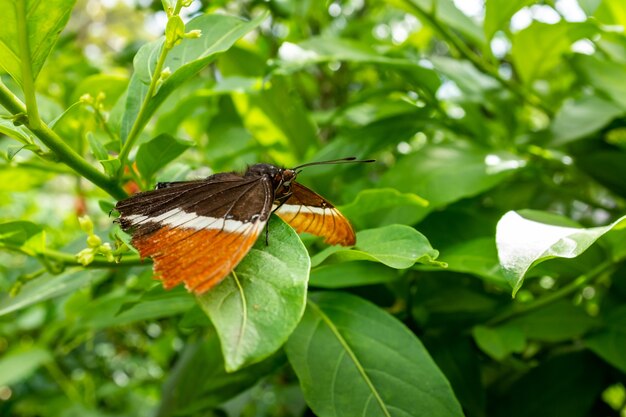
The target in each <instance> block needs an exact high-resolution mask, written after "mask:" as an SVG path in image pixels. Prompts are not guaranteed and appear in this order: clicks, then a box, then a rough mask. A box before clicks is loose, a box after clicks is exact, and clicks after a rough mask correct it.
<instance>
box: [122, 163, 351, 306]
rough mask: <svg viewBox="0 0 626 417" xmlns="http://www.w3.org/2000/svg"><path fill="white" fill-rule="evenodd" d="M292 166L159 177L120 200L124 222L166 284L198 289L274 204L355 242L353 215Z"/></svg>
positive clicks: (247, 243) (301, 221) (307, 224)
mask: <svg viewBox="0 0 626 417" xmlns="http://www.w3.org/2000/svg"><path fill="white" fill-rule="evenodd" d="M297 173H298V171H297V170H296V169H288V168H279V167H276V166H274V165H270V164H255V165H252V166H250V167H249V168H248V169H247V170H246V172H245V173H244V174H238V173H234V172H227V173H219V174H215V175H211V176H210V177H207V178H205V179H202V180H195V181H182V182H170V183H159V184H158V185H157V188H156V189H155V190H152V191H146V192H142V193H138V194H135V195H133V196H132V197H130V198H128V199H126V200H122V201H120V202H118V203H117V205H116V210H117V211H119V213H120V218H119V222H120V224H121V226H122V228H123V229H124V230H126V231H130V232H131V234H132V236H133V238H132V244H133V246H135V247H136V248H137V250H138V251H139V253H140V254H141V256H142V257H148V256H149V257H151V258H152V259H153V261H154V271H155V274H156V275H157V277H158V278H159V279H161V280H162V281H163V285H164V286H165V287H166V288H171V287H173V286H175V285H178V284H181V283H184V284H185V286H186V288H187V289H188V290H189V291H193V292H195V293H198V294H201V293H203V292H205V291H208V290H209V289H211V288H213V287H214V286H215V285H217V284H218V283H219V282H220V281H222V280H223V279H224V278H225V277H226V276H227V275H228V274H229V273H230V272H231V271H232V270H233V269H234V268H235V267H236V266H237V264H238V263H239V262H240V261H241V260H242V259H243V257H244V256H245V255H246V254H247V253H248V251H249V250H250V249H251V248H252V246H253V245H254V243H255V242H256V240H257V238H258V236H259V234H260V233H261V231H262V230H263V228H264V227H265V225H266V224H267V221H268V220H269V217H270V215H271V214H272V212H276V214H277V215H278V216H280V217H281V218H282V219H283V220H284V221H285V222H287V223H289V224H290V225H291V226H292V227H293V228H294V229H296V231H298V232H308V233H312V234H314V235H318V236H323V237H325V238H326V242H327V243H329V244H341V245H344V246H349V245H353V244H354V243H355V235H354V231H353V230H352V227H351V226H350V223H349V222H348V221H347V220H346V218H345V217H344V216H343V215H341V213H339V211H338V210H337V209H335V208H334V207H333V205H332V204H330V203H329V202H328V201H326V200H325V199H324V198H323V197H321V196H319V195H318V194H316V193H315V192H313V191H311V190H310V189H308V188H306V187H305V186H303V185H301V184H299V183H297V182H295V179H296V176H297Z"/></svg>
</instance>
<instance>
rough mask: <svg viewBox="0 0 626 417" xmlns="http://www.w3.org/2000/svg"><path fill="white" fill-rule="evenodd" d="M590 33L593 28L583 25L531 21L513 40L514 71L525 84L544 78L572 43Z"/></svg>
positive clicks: (559, 61) (560, 60)
mask: <svg viewBox="0 0 626 417" xmlns="http://www.w3.org/2000/svg"><path fill="white" fill-rule="evenodd" d="M592 30H593V26H591V25H587V24H584V23H570V22H566V21H561V22H559V23H556V24H547V23H541V22H533V23H532V24H531V25H530V26H529V27H527V28H526V29H524V30H522V31H520V32H518V33H517V34H515V36H514V37H513V40H512V43H513V46H512V48H511V55H512V56H513V63H514V64H515V69H516V70H517V72H518V73H519V75H520V77H521V78H522V80H523V81H524V82H526V83H530V82H532V81H533V80H535V79H537V78H541V77H543V76H544V75H546V74H548V72H549V71H551V70H552V69H554V68H555V67H556V66H557V65H559V64H560V63H561V62H562V59H563V54H564V53H566V52H569V51H570V49H571V45H572V43H573V42H575V41H576V40H578V39H580V38H582V37H585V36H591V33H592ZM538 45H541V47H537V46H538Z"/></svg>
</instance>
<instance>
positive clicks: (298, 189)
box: [276, 182, 356, 246]
mask: <svg viewBox="0 0 626 417" xmlns="http://www.w3.org/2000/svg"><path fill="white" fill-rule="evenodd" d="M291 192H292V194H291V196H290V197H289V198H288V199H287V200H286V201H285V203H284V204H283V205H281V206H280V207H279V208H278V210H276V214H278V216H280V218H281V219H283V220H284V221H285V222H287V223H289V225H290V226H291V227H293V228H294V229H296V231H297V232H298V233H302V232H307V233H311V234H314V235H316V236H322V237H324V238H326V239H325V242H326V243H328V244H330V245H337V244H339V245H343V246H351V245H354V244H355V242H356V237H355V236H354V230H352V226H351V225H350V222H349V221H348V219H346V218H345V217H344V216H343V215H342V214H341V213H340V212H339V210H337V209H336V208H335V207H334V206H333V205H332V204H330V203H329V202H328V201H327V200H325V199H324V198H323V197H322V196H320V195H318V194H317V193H315V192H313V191H311V190H309V189H308V188H307V187H305V186H304V185H301V184H298V183H296V182H292V183H291Z"/></svg>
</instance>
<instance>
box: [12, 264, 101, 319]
mask: <svg viewBox="0 0 626 417" xmlns="http://www.w3.org/2000/svg"><path fill="white" fill-rule="evenodd" d="M105 277H106V273H104V272H102V271H91V270H84V269H73V270H68V271H66V272H64V273H62V274H59V275H49V274H44V275H42V276H40V277H38V278H37V279H34V280H32V281H29V282H27V283H26V284H24V286H23V287H22V289H21V291H20V292H19V294H17V295H16V296H15V297H11V296H9V295H8V294H4V295H3V296H2V297H0V316H2V315H4V314H8V313H11V312H13V311H16V310H19V309H22V308H24V307H28V306H30V305H33V304H37V303H40V302H42V301H45V300H49V299H50V298H54V297H58V296H60V295H63V294H68V293H71V292H73V291H76V290H78V289H79V288H82V287H85V286H88V285H93V284H95V283H97V282H98V281H101V280H102V279H104V278H105Z"/></svg>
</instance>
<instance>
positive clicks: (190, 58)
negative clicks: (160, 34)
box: [120, 14, 267, 141]
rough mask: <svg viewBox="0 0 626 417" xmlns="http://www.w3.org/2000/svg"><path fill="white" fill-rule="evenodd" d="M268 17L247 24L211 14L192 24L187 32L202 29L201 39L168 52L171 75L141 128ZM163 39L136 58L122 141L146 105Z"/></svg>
mask: <svg viewBox="0 0 626 417" xmlns="http://www.w3.org/2000/svg"><path fill="white" fill-rule="evenodd" d="M266 17H267V15H265V14H263V15H261V16H259V17H258V18H256V19H254V20H251V21H245V20H242V19H239V18H237V17H233V16H226V15H218V14H212V15H202V16H199V17H197V18H195V19H193V20H191V21H190V22H189V23H188V24H187V26H186V29H187V30H196V29H199V30H201V31H202V36H201V37H200V38H199V39H184V40H182V42H181V43H180V45H178V46H176V47H174V48H173V49H172V50H171V51H170V52H169V54H168V55H167V58H166V60H165V64H164V66H163V67H164V68H169V69H170V71H171V73H172V75H171V76H170V77H169V78H167V80H165V81H164V82H163V84H162V85H161V86H160V88H159V89H158V91H157V92H156V94H155V95H154V97H152V99H151V100H150V101H149V102H148V105H147V107H146V110H145V111H144V112H143V113H142V115H141V120H138V121H137V123H138V124H139V126H145V124H146V123H147V122H148V120H149V118H150V116H152V114H153V113H154V112H155V110H156V109H157V108H158V107H159V106H160V105H161V103H163V101H164V100H165V99H166V98H167V97H168V96H169V95H170V94H171V93H172V91H174V90H175V89H176V88H178V87H179V86H180V85H181V84H182V83H184V82H185V81H186V80H188V79H189V78H191V77H192V76H193V75H195V74H196V73H197V72H198V71H200V70H201V69H202V68H204V67H205V66H207V65H208V64H209V63H211V61H213V60H214V59H215V57H216V55H217V54H219V53H221V52H224V51H226V50H228V49H229V48H230V47H231V46H232V45H233V44H234V43H235V42H236V41H237V40H238V39H239V38H241V37H242V36H244V35H245V34H246V33H248V32H250V31H251V30H252V29H254V28H255V27H257V26H258V25H259V24H260V23H261V22H262V21H263V20H265V18H266ZM164 39H165V38H161V39H159V40H156V41H154V42H151V43H149V44H147V45H144V46H143V47H142V48H141V49H140V50H139V52H137V55H136V56H135V59H134V62H133V65H134V68H135V72H134V73H133V76H132V77H131V79H130V84H129V86H128V95H127V98H126V110H125V113H124V116H123V118H122V124H121V132H120V134H121V137H122V141H124V140H125V139H126V137H127V136H128V133H129V132H130V129H131V127H132V125H133V124H134V123H135V119H137V117H138V115H139V108H140V107H141V104H142V102H143V101H144V98H145V96H146V93H147V91H148V86H149V85H150V81H151V79H152V77H153V75H155V74H153V72H154V69H155V67H156V63H157V59H158V57H159V54H160V52H161V48H162V47H163V42H164ZM155 76H157V77H159V76H160V75H159V74H156V75H155Z"/></svg>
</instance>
